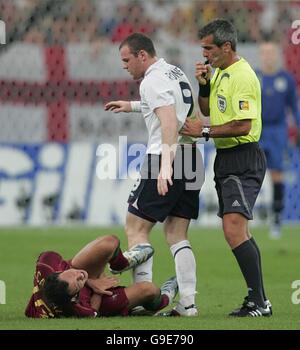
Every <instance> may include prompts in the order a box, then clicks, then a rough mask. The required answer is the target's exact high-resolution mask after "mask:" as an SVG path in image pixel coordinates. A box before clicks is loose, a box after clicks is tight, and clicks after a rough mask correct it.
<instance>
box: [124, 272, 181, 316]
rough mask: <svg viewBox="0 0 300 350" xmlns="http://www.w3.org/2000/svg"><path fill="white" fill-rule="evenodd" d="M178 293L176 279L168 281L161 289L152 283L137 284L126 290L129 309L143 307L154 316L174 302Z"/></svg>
mask: <svg viewBox="0 0 300 350" xmlns="http://www.w3.org/2000/svg"><path fill="white" fill-rule="evenodd" d="M177 291H178V285H177V280H176V277H172V278H170V279H168V280H167V281H166V282H165V283H163V285H162V286H161V288H158V287H157V286H156V285H155V284H154V283H152V282H141V283H135V284H133V285H132V286H129V287H126V288H125V293H126V295H127V298H128V301H129V309H130V310H132V309H133V308H135V307H136V306H139V305H141V306H143V307H144V309H145V310H147V311H148V314H149V312H150V313H152V314H154V313H155V312H157V311H159V310H161V309H163V308H165V307H166V306H168V305H170V304H171V303H172V302H173V299H174V297H175V296H176V294H177Z"/></svg>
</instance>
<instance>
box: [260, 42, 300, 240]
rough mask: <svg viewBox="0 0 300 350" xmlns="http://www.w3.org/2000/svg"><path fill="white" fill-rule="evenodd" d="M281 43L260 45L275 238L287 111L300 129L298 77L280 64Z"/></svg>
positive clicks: (281, 192)
mask: <svg viewBox="0 0 300 350" xmlns="http://www.w3.org/2000/svg"><path fill="white" fill-rule="evenodd" d="M280 61H281V59H280V55H279V47H278V45H277V44H276V43H275V42H273V41H265V42H263V43H262V44H261V45H260V62H261V69H260V70H258V71H257V75H258V78H259V79H260V82H261V86H262V122H263V129H262V134H261V139H260V143H261V145H262V147H263V149H264V151H265V154H266V157H267V167H268V169H269V170H270V173H271V178H272V182H273V204H272V214H273V215H272V216H273V217H272V226H271V231H270V236H271V238H279V237H280V236H281V215H282V211H283V209H284V178H283V170H284V153H285V151H286V148H287V140H288V120H287V113H288V112H291V113H292V114H293V117H294V119H295V122H296V124H297V126H298V128H299V129H298V130H300V113H299V108H298V101H297V93H296V86H295V80H294V78H293V77H292V76H291V74H290V73H288V72H287V71H285V70H283V69H281V68H280Z"/></svg>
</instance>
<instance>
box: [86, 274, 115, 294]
mask: <svg viewBox="0 0 300 350" xmlns="http://www.w3.org/2000/svg"><path fill="white" fill-rule="evenodd" d="M86 284H87V285H88V286H89V287H90V288H91V289H92V290H93V292H94V293H96V294H99V295H101V294H106V295H112V292H111V291H109V290H108V289H110V288H113V287H116V286H117V285H118V284H119V280H118V279H117V278H116V277H111V276H105V275H104V274H102V275H101V276H100V277H99V278H96V279H91V278H89V279H88V280H87V282H86Z"/></svg>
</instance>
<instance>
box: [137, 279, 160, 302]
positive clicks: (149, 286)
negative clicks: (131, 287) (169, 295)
mask: <svg viewBox="0 0 300 350" xmlns="http://www.w3.org/2000/svg"><path fill="white" fill-rule="evenodd" d="M140 288H141V289H142V290H141V293H143V296H144V297H145V298H147V299H152V298H155V297H156V296H157V295H159V289H158V288H157V287H156V285H155V284H154V283H152V282H142V283H140Z"/></svg>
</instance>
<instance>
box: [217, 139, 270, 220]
mask: <svg viewBox="0 0 300 350" xmlns="http://www.w3.org/2000/svg"><path fill="white" fill-rule="evenodd" d="M214 172H215V178H214V180H215V183H216V190H217V194H218V199H219V212H218V216H220V217H221V218H222V217H223V215H224V214H227V213H240V214H242V215H244V216H245V217H246V218H247V219H248V220H252V219H253V215H252V210H253V207H254V204H255V201H256V198H257V196H258V193H259V191H260V188H261V185H262V183H263V180H264V177H265V173H266V158H265V154H264V152H263V150H262V149H261V148H260V147H259V144H258V143H257V142H250V143H245V144H242V145H239V146H236V147H232V148H227V149H217V155H216V159H215V164H214Z"/></svg>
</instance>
